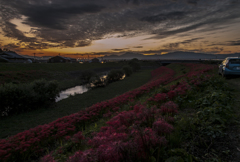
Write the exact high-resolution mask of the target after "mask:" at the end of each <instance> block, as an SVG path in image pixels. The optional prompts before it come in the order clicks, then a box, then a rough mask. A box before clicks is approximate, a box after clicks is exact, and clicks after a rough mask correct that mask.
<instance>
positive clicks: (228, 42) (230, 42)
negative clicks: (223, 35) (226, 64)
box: [208, 40, 240, 46]
mask: <svg viewBox="0 0 240 162" xmlns="http://www.w3.org/2000/svg"><path fill="white" fill-rule="evenodd" d="M217 45H221V46H240V40H236V41H227V42H220V43H212V44H210V45H208V46H217Z"/></svg>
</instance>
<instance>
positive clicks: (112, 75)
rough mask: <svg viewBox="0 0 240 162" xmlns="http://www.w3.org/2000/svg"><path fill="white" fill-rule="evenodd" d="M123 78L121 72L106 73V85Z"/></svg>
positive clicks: (116, 70)
mask: <svg viewBox="0 0 240 162" xmlns="http://www.w3.org/2000/svg"><path fill="white" fill-rule="evenodd" d="M123 76H124V72H123V70H118V69H113V70H111V71H110V72H109V73H108V76H107V81H108V83H111V82H115V81H118V80H120V79H122V77H123Z"/></svg>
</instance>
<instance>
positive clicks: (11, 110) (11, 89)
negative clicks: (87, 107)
mask: <svg viewBox="0 0 240 162" xmlns="http://www.w3.org/2000/svg"><path fill="white" fill-rule="evenodd" d="M58 95H59V88H58V83H57V82H56V81H50V82H48V81H46V80H37V81H35V82H32V83H31V84H19V85H16V84H13V83H8V84H4V85H0V101H1V104H0V116H1V117H2V116H9V115H12V114H19V113H22V112H26V111H30V110H33V109H38V108H40V107H41V106H46V105H48V104H50V103H53V102H55V98H56V97H57V96H58Z"/></svg>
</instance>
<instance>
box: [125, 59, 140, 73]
mask: <svg viewBox="0 0 240 162" xmlns="http://www.w3.org/2000/svg"><path fill="white" fill-rule="evenodd" d="M128 64H129V65H130V66H131V67H132V69H133V71H134V72H136V71H138V70H140V69H141V65H140V63H139V60H138V59H137V58H133V59H132V60H130V61H129V63H128Z"/></svg>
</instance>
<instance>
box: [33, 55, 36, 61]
mask: <svg viewBox="0 0 240 162" xmlns="http://www.w3.org/2000/svg"><path fill="white" fill-rule="evenodd" d="M35 54H36V53H33V62H35Z"/></svg>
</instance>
